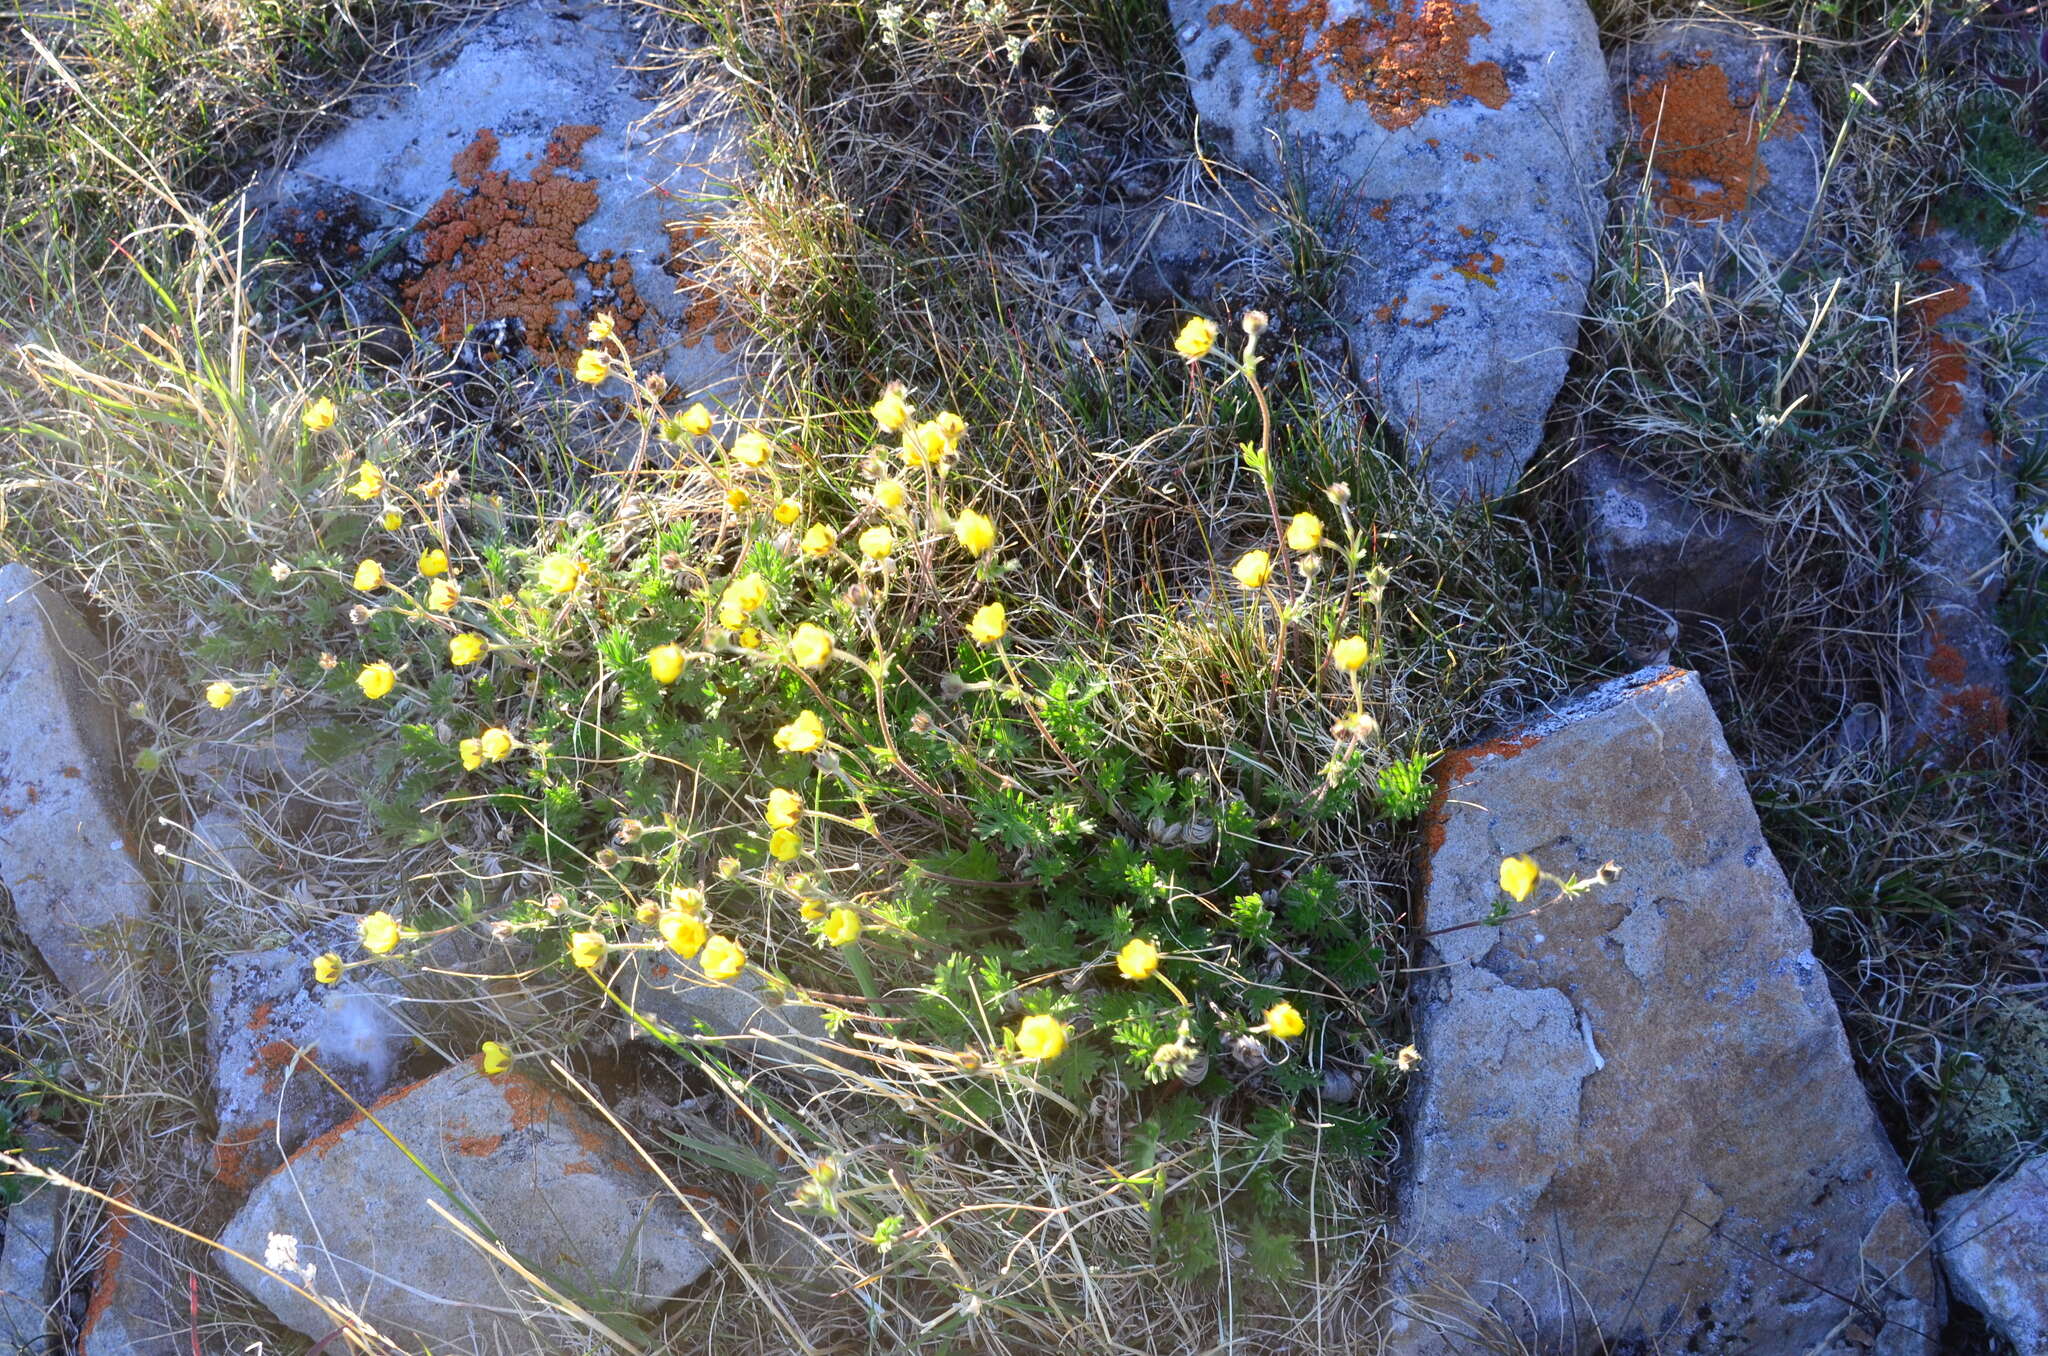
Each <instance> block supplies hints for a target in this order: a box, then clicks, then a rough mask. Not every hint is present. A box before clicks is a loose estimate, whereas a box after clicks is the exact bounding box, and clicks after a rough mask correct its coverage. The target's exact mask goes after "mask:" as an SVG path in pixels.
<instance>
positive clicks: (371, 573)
mask: <svg viewBox="0 0 2048 1356" xmlns="http://www.w3.org/2000/svg"><path fill="white" fill-rule="evenodd" d="M355 585H356V587H357V588H359V589H361V590H362V591H363V592H364V593H375V592H376V591H377V590H378V589H381V588H383V587H384V567H383V566H382V565H379V564H378V563H377V562H376V561H374V560H366V561H364V562H363V563H362V564H360V565H358V566H356V578H355Z"/></svg>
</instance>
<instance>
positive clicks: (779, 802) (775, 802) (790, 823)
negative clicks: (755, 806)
mask: <svg viewBox="0 0 2048 1356" xmlns="http://www.w3.org/2000/svg"><path fill="white" fill-rule="evenodd" d="M803 812H804V798H803V797H802V796H799V795H798V794H797V793H796V792H794V791H785V790H784V789H783V788H781V787H779V786H778V787H776V788H775V789H774V790H773V791H770V792H769V793H768V808H767V809H765V810H763V811H762V812H761V818H763V819H765V820H767V821H768V827H769V828H771V829H793V828H795V827H796V822H797V820H798V818H799V817H801V816H802V814H803Z"/></svg>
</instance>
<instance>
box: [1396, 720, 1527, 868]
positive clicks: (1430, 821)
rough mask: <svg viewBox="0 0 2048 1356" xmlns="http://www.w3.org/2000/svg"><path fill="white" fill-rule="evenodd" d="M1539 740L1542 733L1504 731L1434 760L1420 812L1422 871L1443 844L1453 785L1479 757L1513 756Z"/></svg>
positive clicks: (1468, 773) (1471, 767) (1470, 770)
mask: <svg viewBox="0 0 2048 1356" xmlns="http://www.w3.org/2000/svg"><path fill="white" fill-rule="evenodd" d="M1542 741H1543V736H1542V735H1536V734H1522V735H1507V736H1505V737H1503V738H1500V739H1489V740H1487V741H1486V742H1485V743H1484V744H1475V745H1473V746H1472V747H1471V748H1469V749H1455V750H1453V751H1452V752H1450V753H1446V754H1445V755H1444V756H1443V757H1441V758H1439V759H1437V760H1436V766H1435V767H1433V768H1431V769H1430V776H1431V777H1432V778H1434V779H1435V781H1436V791H1435V792H1434V793H1433V794H1432V795H1431V796H1430V798H1429V809H1428V810H1426V811H1424V813H1423V825H1424V827H1423V833H1422V838H1423V851H1424V854H1425V855H1424V858H1423V866H1424V869H1425V871H1426V870H1427V869H1428V863H1429V860H1430V859H1431V858H1433V857H1435V856H1436V854H1437V852H1438V851H1439V850H1440V849H1441V848H1442V847H1443V845H1444V804H1445V802H1447V801H1448V800H1450V798H1451V788H1452V786H1454V785H1455V784H1457V783H1458V782H1461V781H1463V780H1465V778H1466V777H1468V776H1470V775H1471V772H1472V769H1473V767H1474V766H1475V765H1476V764H1477V763H1478V762H1479V760H1480V759H1482V758H1513V757H1514V756H1515V755H1516V754H1518V753H1521V752H1522V751H1523V750H1525V749H1531V748H1534V747H1535V746H1536V745H1537V744H1539V743H1541V742H1542Z"/></svg>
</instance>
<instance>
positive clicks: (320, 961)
mask: <svg viewBox="0 0 2048 1356" xmlns="http://www.w3.org/2000/svg"><path fill="white" fill-rule="evenodd" d="M313 982H314V983H315V984H339V983H341V957H339V956H337V955H335V954H334V953H333V952H332V951H323V952H321V953H320V954H319V955H317V956H315V957H313Z"/></svg>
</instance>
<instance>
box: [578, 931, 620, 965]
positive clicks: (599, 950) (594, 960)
mask: <svg viewBox="0 0 2048 1356" xmlns="http://www.w3.org/2000/svg"><path fill="white" fill-rule="evenodd" d="M609 950H611V948H610V947H609V946H607V945H606V944H605V940H604V934H603V933H602V932H578V933H573V934H571V935H570V937H569V959H570V960H571V961H573V962H575V965H576V968H577V969H579V970H595V969H596V968H597V964H598V962H599V961H601V960H603V959H604V957H605V953H606V952H607V951H609Z"/></svg>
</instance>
